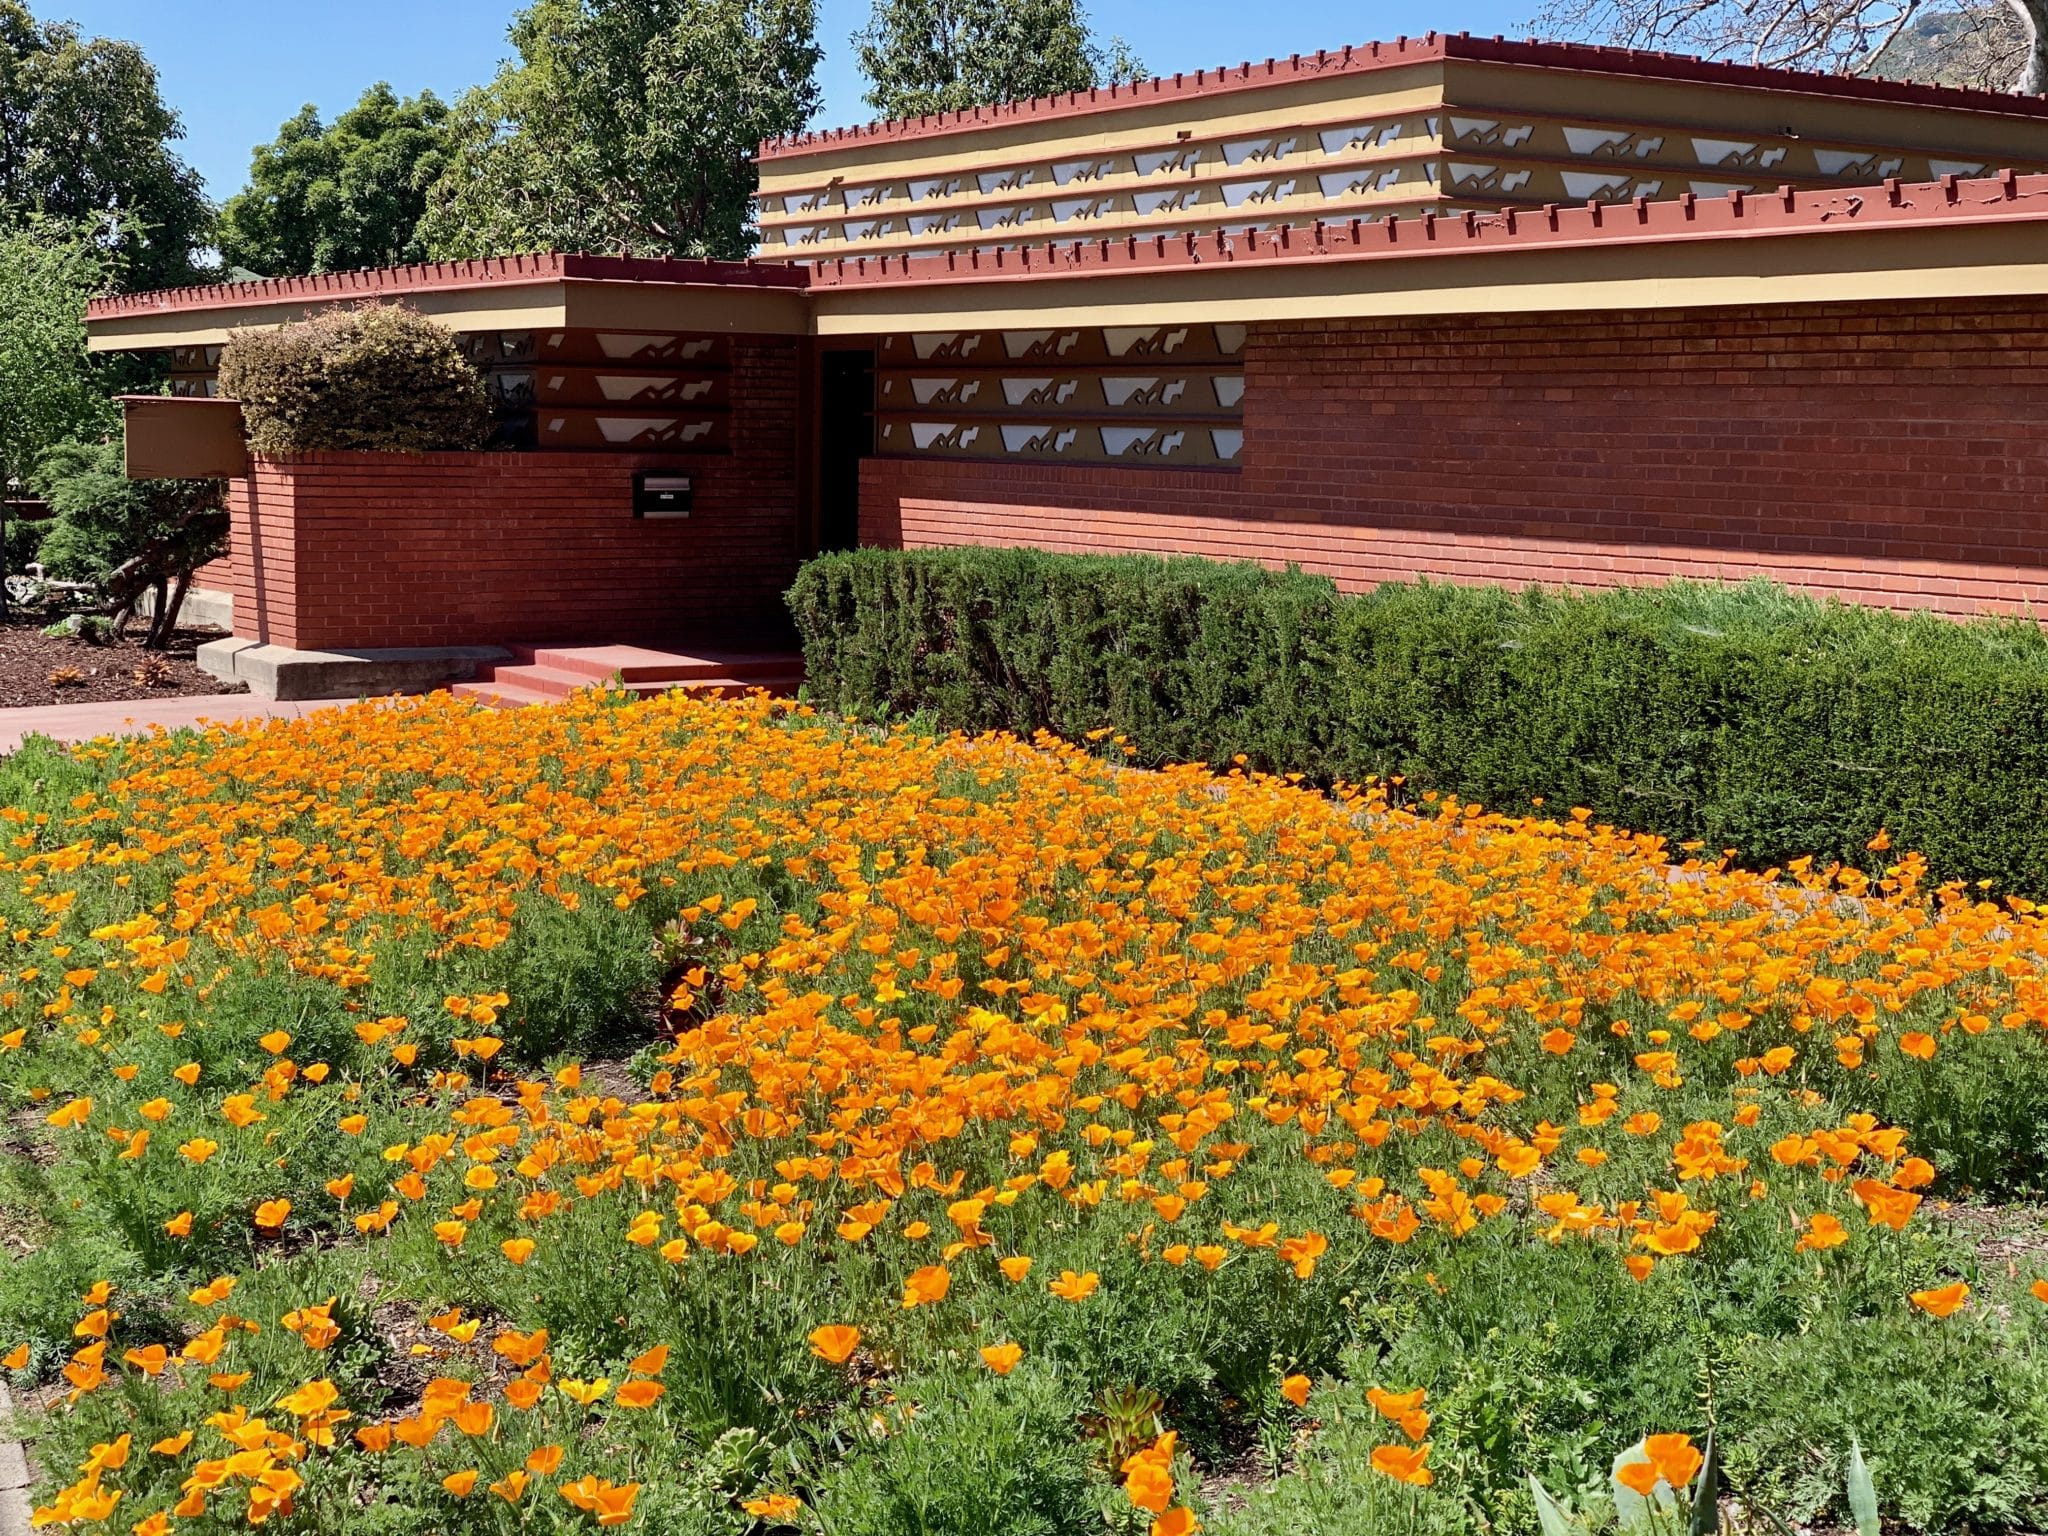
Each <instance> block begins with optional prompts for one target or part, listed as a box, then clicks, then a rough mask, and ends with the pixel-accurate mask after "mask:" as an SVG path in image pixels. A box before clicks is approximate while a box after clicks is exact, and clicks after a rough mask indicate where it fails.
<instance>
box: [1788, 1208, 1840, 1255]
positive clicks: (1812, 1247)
mask: <svg viewBox="0 0 2048 1536" xmlns="http://www.w3.org/2000/svg"><path fill="white" fill-rule="evenodd" d="M1847 1241H1849V1231H1848V1228H1846V1227H1844V1226H1843V1225H1842V1224H1841V1223H1840V1222H1839V1221H1837V1220H1835V1218H1834V1217H1832V1216H1830V1215H1829V1214H1828V1213H1827V1212H1826V1211H1816V1212H1814V1215H1813V1219H1812V1220H1811V1221H1809V1222H1808V1223H1807V1227H1806V1231H1805V1232H1804V1233H1803V1234H1802V1235H1801V1237H1800V1239H1799V1241H1798V1242H1797V1243H1795V1244H1794V1245H1793V1247H1794V1249H1795V1250H1796V1251H1798V1252H1800V1253H1807V1252H1819V1251H1821V1250H1823V1249H1828V1248H1834V1247H1837V1246H1839V1245H1840V1244H1842V1243H1846V1242H1847Z"/></svg>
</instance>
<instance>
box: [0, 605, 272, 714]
mask: <svg viewBox="0 0 2048 1536" xmlns="http://www.w3.org/2000/svg"><path fill="white" fill-rule="evenodd" d="M51 622H52V619H51V618H50V617H49V616H43V617H39V618H36V619H33V620H31V619H25V618H15V617H9V618H7V619H5V620H0V709H14V708H19V707H20V706H22V705H27V704H98V703H123V704H125V703H131V702H134V701H136V700H139V699H168V698H177V697H179V696H181V695H189V694H206V693H244V692H247V689H246V688H245V687H243V686H242V685H241V684H235V683H224V682H222V681H221V680H220V679H219V678H217V677H213V676H210V675H209V674H207V673H205V672H202V671H200V670H199V668H198V666H197V665H196V664H195V663H194V662H193V660H192V653H193V651H194V650H196V649H197V648H198V647H199V646H200V645H202V644H204V643H205V642H206V641H208V640H218V639H220V638H221V636H220V632H219V631H218V630H211V629H181V630H179V631H178V632H177V634H176V635H175V636H174V637H173V638H172V642H171V646H170V649H169V650H164V651H145V650H144V649H143V648H142V633H143V629H144V627H145V626H144V624H143V623H142V622H141V621H138V622H137V623H136V624H135V625H133V626H131V627H130V629H129V633H128V638H127V639H125V640H118V641H115V642H113V643H112V644H109V645H89V644H87V643H86V642H85V641H83V640H53V639H51V638H49V637H48V636H47V635H45V634H44V633H43V632H42V627H43V625H45V624H48V623H51Z"/></svg>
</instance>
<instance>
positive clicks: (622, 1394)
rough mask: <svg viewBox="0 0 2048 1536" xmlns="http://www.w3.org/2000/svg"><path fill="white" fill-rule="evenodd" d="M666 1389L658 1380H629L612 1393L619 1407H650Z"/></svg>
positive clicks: (613, 1399)
mask: <svg viewBox="0 0 2048 1536" xmlns="http://www.w3.org/2000/svg"><path fill="white" fill-rule="evenodd" d="M667 1390H668V1388H667V1387H664V1386H663V1385H662V1384H661V1383H660V1382H658V1381H629V1382H627V1383H626V1384H625V1385H624V1386H622V1387H620V1388H619V1390H618V1391H617V1392H615V1393H613V1394H612V1401H614V1402H616V1403H617V1404H618V1405H619V1406H620V1407H621V1408H652V1407H653V1406H654V1405H655V1404H656V1403H658V1402H660V1401H661V1395H662V1394H663V1393H664V1392H666V1391H667Z"/></svg>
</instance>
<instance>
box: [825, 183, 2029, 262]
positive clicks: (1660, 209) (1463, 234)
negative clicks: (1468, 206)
mask: <svg viewBox="0 0 2048 1536" xmlns="http://www.w3.org/2000/svg"><path fill="white" fill-rule="evenodd" d="M2033 220H2048V173H2044V174H2039V175H2027V176H2020V175H2016V174H2014V173H2013V172H2011V171H2006V172H2002V173H2001V174H1999V175H1997V176H1988V177H1983V178H1980V179H1975V180H1970V181H1962V180H1958V179H1957V178H1956V177H1953V176H1948V177H1944V178H1943V179H1942V180H1940V181H1930V182H1916V183H1912V184H1902V183H1900V182H1897V181H1888V182H1886V183H1884V184H1883V185H1882V186H1877V187H1864V188H1830V189H1828V190H1825V191H1817V192H1797V191H1794V190H1793V189H1791V188H1790V187H1781V188H1779V189H1778V190H1777V191H1776V192H1772V193H1768V194H1763V195H1758V194H1754V193H1749V194H1745V193H1740V192H1731V193H1730V194H1728V195H1727V196H1726V197H1716V198H1702V197H1696V196H1694V195H1693V194H1691V193H1687V194H1686V195H1685V196H1683V197H1679V198H1676V199H1673V200H1671V201H1668V202H1656V203H1653V202H1650V201H1648V200H1647V199H1638V200H1637V201H1635V202H1633V203H1583V204H1579V203H1575V204H1572V205H1570V206H1565V205H1562V204H1546V205H1545V206H1543V207H1540V208H1535V209H1527V210H1503V211H1501V212H1500V213H1492V214H1482V213H1445V214H1423V215H1420V216H1409V217H1395V218H1388V219H1385V220H1382V221H1380V222H1377V223H1365V222H1362V221H1358V220H1349V219H1347V220H1344V221H1343V222H1341V223H1333V224H1318V225H1315V226H1313V227H1309V228H1293V229H1287V228H1282V229H1276V230H1273V231H1270V232H1267V233H1259V234H1249V235H1231V236H1218V235H1186V236H1181V237H1178V238H1175V237H1168V236H1155V237H1154V238H1152V239H1150V240H1137V239H1129V240H1120V241H1108V240H1100V241H1093V242H1081V241H1075V242H1070V243H1066V244H1061V245H1043V246H1030V247H1022V248H1018V249H1015V250H1009V251H997V252H991V253H989V254H987V255H980V254H978V253H967V254H963V255H957V256H949V255H943V254H940V255H927V256H875V257H865V258H860V257H855V258H844V259H841V260H838V261H832V262H818V263H816V264H814V265H813V266H812V267H811V288H812V291H813V292H829V291H832V290H840V291H846V290H864V289H870V288H878V287H903V286H909V285H914V284H919V283H990V282H1015V281H1038V280H1044V279H1047V278H1060V277H1114V276H1130V275H1133V274H1143V273H1160V272H1171V271H1194V270H1198V269H1208V270H1214V269H1216V268H1218V267H1236V266H1246V265H1250V266H1261V267H1263V266H1272V265H1283V264H1295V263H1301V262H1311V261H1329V260H1382V259H1386V258H1389V257H1414V256H1452V255H1459V254H1484V253H1486V252H1502V251H1513V250H1532V249H1544V248H1548V249H1560V248H1562V249H1570V248H1575V247H1589V246H1627V245H1645V244H1664V243H1668V242H1674V241H1691V240H1716V239H1744V238H1757V237H1769V236H1780V235H1816V234H1840V233H1849V232H1853V231H1857V230H1886V229H1913V228H1922V229H1925V228H1955V227H1960V226H1971V225H1983V224H1994V223H2006V222H2012V221H2033ZM2043 250H2044V260H2048V245H2044V247H2043Z"/></svg>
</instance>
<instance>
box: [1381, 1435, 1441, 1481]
mask: <svg viewBox="0 0 2048 1536" xmlns="http://www.w3.org/2000/svg"><path fill="white" fill-rule="evenodd" d="M1428 1463H1429V1445H1428V1443H1427V1442H1424V1443H1423V1444H1421V1445H1381V1446H1375V1447H1374V1448H1373V1453H1372V1469H1373V1471H1375V1472H1377V1473H1379V1474H1380V1475H1381V1476H1382V1477H1391V1478H1392V1479H1393V1480H1394V1481H1395V1482H1397V1483H1412V1484H1414V1485H1415V1486H1416V1487H1418V1488H1427V1487H1428V1486H1429V1485H1430V1484H1431V1483H1433V1482H1435V1481H1436V1474H1435V1473H1434V1472H1431V1471H1430V1470H1429V1465H1428Z"/></svg>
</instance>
